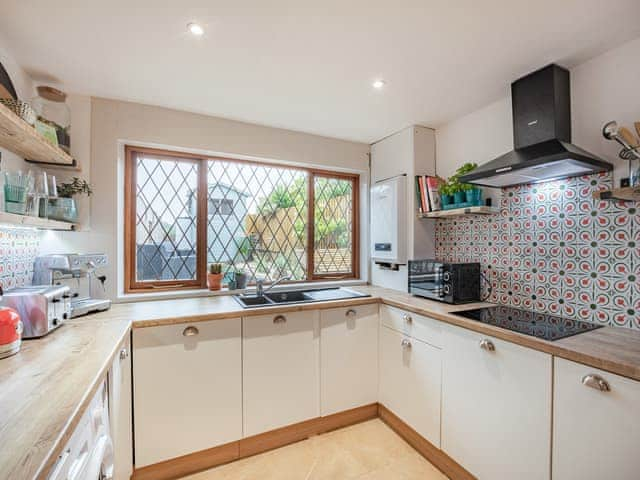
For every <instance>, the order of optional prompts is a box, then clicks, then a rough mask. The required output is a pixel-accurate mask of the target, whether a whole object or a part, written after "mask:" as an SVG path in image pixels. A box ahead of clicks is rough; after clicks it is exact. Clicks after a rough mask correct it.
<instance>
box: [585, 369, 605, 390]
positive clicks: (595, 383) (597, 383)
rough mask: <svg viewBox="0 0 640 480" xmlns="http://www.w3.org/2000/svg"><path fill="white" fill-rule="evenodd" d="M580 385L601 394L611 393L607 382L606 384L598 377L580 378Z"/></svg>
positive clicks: (591, 375) (590, 375) (586, 376)
mask: <svg viewBox="0 0 640 480" xmlns="http://www.w3.org/2000/svg"><path fill="white" fill-rule="evenodd" d="M582 384H583V385H586V386H587V387H591V388H595V389H596V390H600V391H601V392H609V391H611V387H610V386H609V382H607V381H606V380H605V379H604V378H602V377H601V376H600V375H596V374H593V373H592V374H589V375H585V376H584V377H582Z"/></svg>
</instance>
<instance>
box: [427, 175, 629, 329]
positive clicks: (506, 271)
mask: <svg viewBox="0 0 640 480" xmlns="http://www.w3.org/2000/svg"><path fill="white" fill-rule="evenodd" d="M611 185H612V179H611V175H610V174H599V175H591V176H585V177H576V178H570V179H565V180H558V181H555V182H547V183H542V184H536V185H520V186H517V187H511V188H506V189H504V190H503V196H502V201H501V205H500V207H501V208H500V214H499V215H493V216H486V217H483V216H468V217H457V218H455V219H454V218H450V219H443V220H438V221H437V224H436V256H437V258H439V259H441V260H444V261H479V262H480V263H481V264H482V270H483V272H484V273H485V275H486V276H487V278H488V279H489V281H490V283H491V286H492V292H491V297H490V301H492V302H496V303H501V304H505V305H512V306H514V307H520V308H526V309H535V310H541V311H545V312H549V313H556V314H560V315H562V316H565V317H568V318H575V319H580V320H588V321H592V322H597V323H601V324H606V325H613V326H622V327H630V328H636V329H640V211H639V210H638V208H637V206H636V204H635V203H633V202H608V201H600V200H594V199H593V198H592V193H593V192H594V191H597V190H606V189H609V188H611ZM484 290H485V293H488V288H487V286H486V285H485V287H484Z"/></svg>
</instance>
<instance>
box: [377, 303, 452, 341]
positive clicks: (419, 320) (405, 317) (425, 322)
mask: <svg viewBox="0 0 640 480" xmlns="http://www.w3.org/2000/svg"><path fill="white" fill-rule="evenodd" d="M380 320H381V322H382V325H384V326H385V327H389V328H391V329H393V330H396V331H397V332H400V333H402V334H404V335H408V336H411V337H413V338H415V339H417V340H420V341H421V342H425V343H428V344H430V345H433V346H435V347H438V348H440V347H441V346H442V322H439V321H438V320H434V319H432V318H428V317H425V316H422V315H418V314H417V313H411V312H406V311H404V310H400V309H398V308H395V307H389V306H388V305H382V306H380Z"/></svg>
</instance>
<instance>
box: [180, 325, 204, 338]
mask: <svg viewBox="0 0 640 480" xmlns="http://www.w3.org/2000/svg"><path fill="white" fill-rule="evenodd" d="M199 333H200V330H198V329H197V328H196V327H193V326H190V327H187V328H185V329H184V330H183V331H182V335H183V336H184V337H193V336H195V335H198V334H199Z"/></svg>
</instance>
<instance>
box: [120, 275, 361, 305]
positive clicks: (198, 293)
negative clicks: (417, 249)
mask: <svg viewBox="0 0 640 480" xmlns="http://www.w3.org/2000/svg"><path fill="white" fill-rule="evenodd" d="M366 284H367V282H366V280H339V281H330V282H307V283H293V284H291V283H290V284H284V285H278V286H276V287H274V290H275V291H277V290H283V289H284V290H306V289H317V288H331V287H347V286H355V285H366ZM268 287H269V285H268V284H267V285H265V288H268ZM252 292H255V287H249V288H245V289H242V290H229V289H227V288H223V289H222V290H216V291H211V290H207V289H201V288H199V289H194V290H180V291H178V292H171V291H169V292H148V293H121V294H119V295H118V297H117V298H116V299H115V300H114V303H130V302H144V301H152V300H169V299H174V298H197V297H219V296H221V295H235V294H239V293H252Z"/></svg>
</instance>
